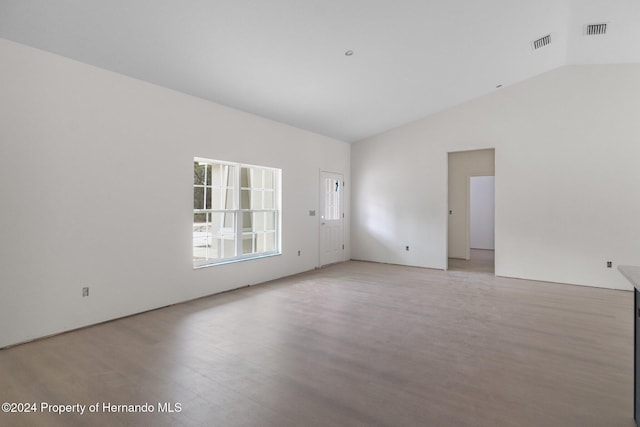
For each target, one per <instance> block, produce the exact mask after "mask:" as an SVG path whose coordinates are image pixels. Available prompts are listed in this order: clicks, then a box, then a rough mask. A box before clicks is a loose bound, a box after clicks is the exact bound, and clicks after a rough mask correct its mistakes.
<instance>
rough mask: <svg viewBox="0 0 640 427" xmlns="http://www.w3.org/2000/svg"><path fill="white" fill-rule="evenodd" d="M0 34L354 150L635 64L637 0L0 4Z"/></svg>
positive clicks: (639, 41) (72, 0) (17, 0)
mask: <svg viewBox="0 0 640 427" xmlns="http://www.w3.org/2000/svg"><path fill="white" fill-rule="evenodd" d="M593 23H607V24H608V27H607V32H606V34H605V35H597V36H588V35H585V25H586V24H593ZM548 34H550V35H551V37H550V40H551V43H550V44H549V45H547V46H544V47H542V48H540V49H537V50H534V49H533V48H532V41H533V40H536V39H538V38H540V37H543V36H545V35H548ZM0 37H3V38H6V39H9V40H13V41H16V42H19V43H23V44H26V45H30V46H33V47H36V48H39V49H43V50H46V51H50V52H54V53H57V54H60V55H63V56H66V57H69V58H73V59H76V60H78V61H81V62H85V63H88V64H92V65H96V66H98V67H101V68H105V69H108V70H112V71H115V72H118V73H121V74H124V75H128V76H131V77H134V78H137V79H141V80H145V81H148V82H152V83H155V84H157V85H160V86H165V87H168V88H172V89H175V90H178V91H181V92H185V93H188V94H191V95H195V96H198V97H201V98H204V99H208V100H211V101H215V102H218V103H221V104H224V105H227V106H230V107H234V108H237V109H239V110H243V111H247V112H251V113H254V114H257V115H260V116H263V117H267V118H270V119H273V120H277V121H280V122H283V123H287V124H290V125H292V126H296V127H299V128H303V129H307V130H310V131H313V132H317V133H320V134H324V135H328V136H331V137H334V138H337V139H340V140H343V141H357V140H360V139H363V138H365V137H368V136H371V135H374V134H377V133H380V132H383V131H385V130H388V129H390V128H394V127H397V126H400V125H402V124H404V123H407V122H410V121H413V120H416V119H419V118H421V117H424V116H427V115H429V114H432V113H435V112H438V111H441V110H443V109H446V108H448V107H451V106H454V105H457V104H459V103H462V102H465V101H467V100H470V99H473V98H476V97H478V96H482V95H484V94H487V93H490V92H491V91H495V90H499V89H497V88H496V86H499V85H503V86H507V85H511V84H514V83H517V82H519V81H522V80H525V79H527V78H530V77H533V76H535V75H537V74H540V73H543V72H545V71H549V70H552V69H554V68H557V67H560V66H563V65H567V64H599V63H631V62H635V63H637V62H640V1H639V0H517V1H514V0H446V1H444V0H394V1H391V0H339V1H338V0H180V1H179V0H0ZM347 51H351V52H352V53H353V54H352V55H348V54H347ZM0 63H1V58H0ZM639 78H640V76H639Z"/></svg>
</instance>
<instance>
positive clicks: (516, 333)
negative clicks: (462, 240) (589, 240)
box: [0, 261, 634, 427]
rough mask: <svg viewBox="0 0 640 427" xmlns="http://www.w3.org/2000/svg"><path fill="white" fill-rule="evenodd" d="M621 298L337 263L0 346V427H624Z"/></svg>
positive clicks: (628, 351) (626, 321)
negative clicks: (92, 409) (62, 409)
mask: <svg viewBox="0 0 640 427" xmlns="http://www.w3.org/2000/svg"><path fill="white" fill-rule="evenodd" d="M632 320H633V302H632V293H631V292H625V291H612V290H604V289H595V288H587V287H580V286H569V285H558V284H550V283H542V282H530V281H525V280H512V279H503V278H495V277H493V275H492V274H490V273H486V272H479V273H472V272H469V271H465V268H464V265H462V266H461V267H460V266H458V267H456V268H455V269H454V270H452V271H447V272H443V271H436V270H428V269H420V268H407V267H399V266H392V265H382V264H373V263H365V262H353V261H352V262H346V263H343V264H338V265H333V266H330V267H327V268H324V269H321V270H317V271H312V272H309V273H304V274H300V275H297V276H294V277H290V278H286V279H282V280H277V281H274V282H271V283H268V284H263V285H260V286H255V287H251V288H245V289H241V290H238V291H234V292H229V293H225V294H221V295H217V296H213V297H209V298H204V299H200V300H196V301H192V302H189V303H185V304H180V305H175V306H171V307H167V308H164V309H161V310H156V311H152V312H148V313H144V314H141V315H137V316H133V317H129V318H126V319H121V320H117V321H113V322H109V323H106V324H102V325H98V326H95V327H91V328H87V329H83V330H79V331H75V332H71V333H67V334H63V335H60V336H57V337H53V338H50V339H45V340H40V341H36V342H33V343H29V344H25V345H21V346H17V347H13V348H8V349H5V350H0V401H2V402H5V401H8V402H12V401H13V402H36V403H39V402H43V401H44V402H50V403H76V402H80V403H85V404H91V403H95V402H100V403H102V402H111V403H113V404H136V403H138V404H142V403H145V402H149V403H152V404H154V405H156V404H157V402H170V403H180V404H181V405H182V411H181V412H180V413H174V414H158V413H157V411H156V413H154V414H126V413H120V414H85V415H82V416H80V415H53V414H41V413H36V414H2V413H0V425H3V426H6V425H11V426H49V425H51V426H85V425H100V426H102V425H104V426H201V425H202V426H283V427H286V426H435V427H440V426H445V427H446V426H456V427H465V426H469V427H472V426H473V427H482V426H487V427H489V426H490V427H500V426H513V427H527V426H543V427H554V426H558V427H569V426H580V427H585V426H598V427H631V426H633V425H634V423H633V420H632V418H633V407H632V400H633V389H632V387H633V379H632V371H633V361H632V356H633V350H632V345H633V337H632V329H633V325H632Z"/></svg>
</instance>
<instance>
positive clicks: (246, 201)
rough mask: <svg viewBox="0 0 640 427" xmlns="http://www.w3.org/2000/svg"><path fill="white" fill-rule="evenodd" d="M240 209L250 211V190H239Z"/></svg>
mask: <svg viewBox="0 0 640 427" xmlns="http://www.w3.org/2000/svg"><path fill="white" fill-rule="evenodd" d="M240 209H251V191H250V190H240Z"/></svg>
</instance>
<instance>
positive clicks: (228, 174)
mask: <svg viewBox="0 0 640 427" xmlns="http://www.w3.org/2000/svg"><path fill="white" fill-rule="evenodd" d="M222 175H223V182H222V185H223V186H226V187H235V186H236V168H235V166H230V165H224V166H223V168H222Z"/></svg>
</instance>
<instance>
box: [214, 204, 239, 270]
mask: <svg viewBox="0 0 640 427" xmlns="http://www.w3.org/2000/svg"><path fill="white" fill-rule="evenodd" d="M210 215H211V226H210V228H211V249H210V254H209V258H210V259H222V258H228V257H232V256H235V254H236V253H235V247H236V233H235V228H234V227H233V224H234V222H235V221H234V220H233V217H234V214H232V213H224V212H214V213H212V214H210ZM228 225H230V226H228Z"/></svg>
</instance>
